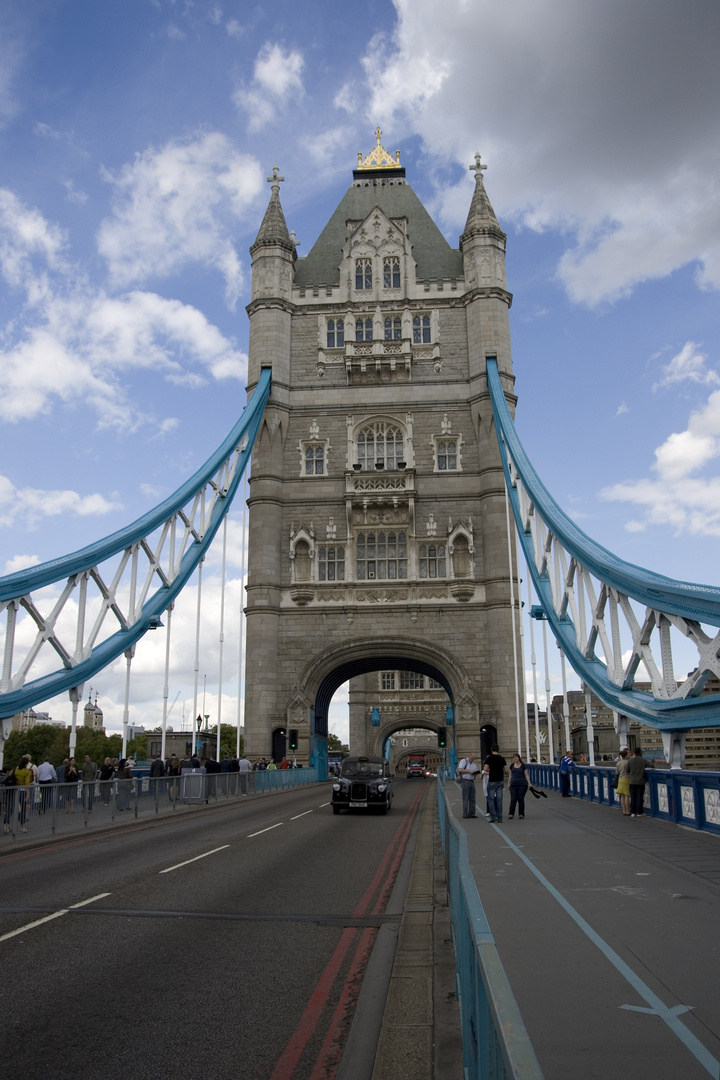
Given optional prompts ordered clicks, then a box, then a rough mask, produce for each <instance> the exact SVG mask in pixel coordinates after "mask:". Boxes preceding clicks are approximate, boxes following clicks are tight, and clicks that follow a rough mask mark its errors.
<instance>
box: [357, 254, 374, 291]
mask: <svg viewBox="0 0 720 1080" xmlns="http://www.w3.org/2000/svg"><path fill="white" fill-rule="evenodd" d="M355 288H356V289H372V259H356V260H355Z"/></svg>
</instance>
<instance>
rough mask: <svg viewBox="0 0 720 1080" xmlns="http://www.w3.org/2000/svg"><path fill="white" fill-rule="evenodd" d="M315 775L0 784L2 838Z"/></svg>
mask: <svg viewBox="0 0 720 1080" xmlns="http://www.w3.org/2000/svg"><path fill="white" fill-rule="evenodd" d="M317 780H318V770H317V769H277V770H267V771H258V772H248V773H236V772H227V773H224V772H222V773H214V774H213V773H206V772H205V770H204V769H186V770H183V773H182V775H180V776H163V777H152V776H134V777H133V778H132V779H131V780H130V779H127V780H125V779H122V780H121V779H113V780H106V781H100V780H98V781H89V782H86V783H83V782H82V781H80V782H78V783H75V784H29V785H25V786H21V785H19V786H17V787H4V786H0V819H1V820H2V834H1V836H0V840H1V841H5V842H11V841H13V840H17V839H29V838H30V837H31V836H33V835H34V836H47V835H54V834H56V833H62V832H69V831H71V830H73V829H77V827H78V824H80V823H81V824H83V825H86V826H91V825H95V826H97V825H102V824H108V823H112V822H114V821H119V822H122V821H123V820H127V818H129V817H136V818H137V817H140V816H141V815H142V814H164V813H172V812H174V811H177V810H180V809H181V808H182V807H184V806H189V805H193V804H194V805H199V806H204V805H208V806H209V805H216V804H217V803H219V802H223V801H230V800H239V799H242V798H243V797H245V796H251V795H259V794H264V793H266V792H269V791H278V790H283V789H286V788H290V787H295V786H297V785H298V784H311V783H315V782H316V781H317ZM25 834H27V836H26V835H25Z"/></svg>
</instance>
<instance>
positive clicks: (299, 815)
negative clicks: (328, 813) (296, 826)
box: [290, 810, 315, 821]
mask: <svg viewBox="0 0 720 1080" xmlns="http://www.w3.org/2000/svg"><path fill="white" fill-rule="evenodd" d="M314 813H315V811H314V810H304V811H303V813H302V814H296V815H295V817H291V818H290V820H291V821H297V819H298V818H301V817H305V815H306V814H314Z"/></svg>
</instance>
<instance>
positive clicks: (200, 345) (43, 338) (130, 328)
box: [0, 189, 247, 432]
mask: <svg viewBox="0 0 720 1080" xmlns="http://www.w3.org/2000/svg"><path fill="white" fill-rule="evenodd" d="M64 245H65V238H64V235H63V234H62V232H61V231H60V230H59V229H58V228H57V227H55V226H53V225H52V224H50V223H48V222H47V221H46V220H45V219H44V218H43V217H42V215H41V214H39V213H38V212H37V211H36V210H33V209H31V208H28V207H25V206H23V205H22V204H21V203H20V201H19V200H18V199H17V197H16V196H15V195H14V194H13V193H12V192H9V191H7V190H4V189H0V277H3V278H4V279H5V281H6V282H7V284H8V285H10V286H11V288H12V289H13V290H14V291H16V292H18V293H21V294H23V300H24V310H23V318H22V320H20V319H19V320H18V321H17V325H16V324H15V322H13V321H10V322H9V323H8V324H7V325H6V326H5V327H4V328H2V330H0V419H3V420H7V421H12V422H17V421H19V420H23V419H31V418H33V417H35V416H37V415H39V414H43V413H48V412H49V411H50V410H51V408H52V407H53V404H54V403H55V402H56V401H58V400H60V401H63V402H66V403H68V404H76V403H79V402H83V403H84V404H85V405H87V406H89V407H90V408H91V409H93V410H94V411H95V412H96V414H97V416H98V422H99V424H100V425H101V426H114V427H117V428H120V429H124V430H128V429H133V428H136V427H137V426H138V425H139V424H142V423H158V424H159V425H160V427H161V430H164V431H165V432H166V431H167V430H169V428H168V424H170V423H172V422H173V421H172V420H169V419H166V418H163V419H160V420H159V421H158V420H157V419H156V418H154V417H152V416H150V415H148V414H146V413H145V412H143V410H142V409H140V408H138V407H137V406H136V405H134V403H133V402H131V401H130V400H129V399H128V395H127V392H126V389H125V386H124V384H123V381H122V376H123V374H124V373H126V372H128V371H129V370H130V369H137V368H145V369H149V370H152V371H154V372H156V373H160V374H161V375H163V376H164V377H166V378H169V379H172V380H174V381H175V382H176V383H180V384H182V383H183V381H186V382H187V383H188V384H189V385H191V386H192V385H196V384H197V382H198V381H200V382H202V381H204V380H203V378H202V376H201V375H198V374H197V371H195V370H194V369H195V368H197V367H198V366H199V367H200V368H201V369H202V370H204V372H206V373H209V374H210V375H211V376H212V377H213V378H216V379H226V378H234V379H242V378H243V377H244V374H245V371H246V365H247V357H246V356H245V354H244V353H242V352H239V351H238V350H237V349H236V348H235V346H234V344H233V343H232V342H230V341H228V340H227V339H226V338H225V337H223V335H222V334H221V333H220V331H219V330H218V329H217V327H215V326H213V325H212V324H211V323H209V322H208V321H207V319H206V318H205V316H204V315H203V314H202V313H201V312H200V311H198V310H197V309H196V308H193V307H191V306H189V305H187V304H183V303H181V302H180V301H179V300H168V299H165V298H164V297H161V296H158V295H157V294H155V293H149V292H141V291H134V292H130V293H125V294H121V295H118V296H109V295H108V294H107V293H105V292H103V291H102V290H100V289H98V288H97V287H95V286H94V285H92V284H91V283H90V282H89V281H88V280H87V278H86V277H84V276H83V275H82V274H81V273H80V272H79V271H78V270H77V268H76V267H74V266H73V265H72V264H71V263H70V262H69V261H68V260H67V259H66V258H65V256H64ZM163 425H164V427H163Z"/></svg>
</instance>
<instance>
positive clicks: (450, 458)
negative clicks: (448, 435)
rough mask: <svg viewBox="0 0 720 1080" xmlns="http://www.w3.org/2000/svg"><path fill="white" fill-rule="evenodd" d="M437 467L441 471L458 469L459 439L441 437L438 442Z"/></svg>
mask: <svg viewBox="0 0 720 1080" xmlns="http://www.w3.org/2000/svg"><path fill="white" fill-rule="evenodd" d="M437 467H438V471H439V472H443V471H444V470H446V469H457V441H456V440H455V439H441V440H440V442H438V444H437Z"/></svg>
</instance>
